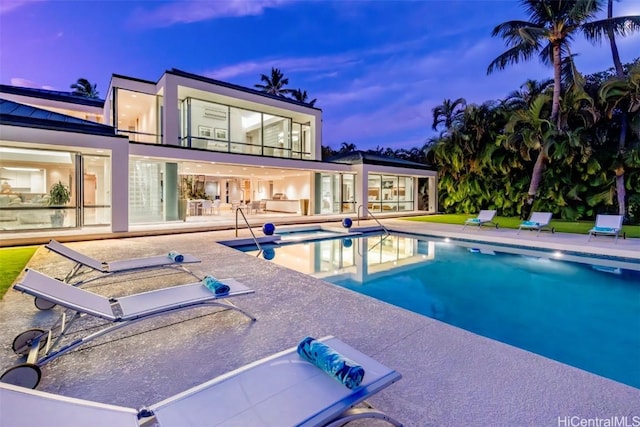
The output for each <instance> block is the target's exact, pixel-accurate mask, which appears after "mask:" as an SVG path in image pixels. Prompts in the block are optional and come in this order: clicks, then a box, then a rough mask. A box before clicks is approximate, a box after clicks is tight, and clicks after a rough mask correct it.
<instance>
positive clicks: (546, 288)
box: [244, 235, 640, 388]
mask: <svg viewBox="0 0 640 427" xmlns="http://www.w3.org/2000/svg"><path fill="white" fill-rule="evenodd" d="M472 245H474V244H472V243H465V242H458V243H456V244H454V243H446V242H443V241H442V240H440V241H437V240H426V239H417V238H414V237H407V236H393V235H392V236H388V237H383V236H369V237H363V238H350V239H335V238H334V239H329V240H323V241H315V242H309V243H296V244H283V245H274V246H272V247H270V248H267V251H266V252H267V253H268V254H269V256H268V258H270V259H272V260H273V262H276V263H279V264H282V265H284V266H287V267H289V268H294V269H296V270H299V271H302V272H304V273H307V274H311V275H313V276H315V277H319V278H322V279H323V280H326V281H330V282H332V283H335V284H337V285H340V286H343V287H345V288H348V289H351V290H353V291H356V292H360V293H363V294H366V295H369V296H372V297H374V298H377V299H380V300H382V301H386V302H389V303H391V304H394V305H397V306H399V307H403V308H405V309H408V310H411V311H414V312H416V313H420V314H423V315H425V316H428V317H431V318H435V319H438V320H441V321H443V322H446V323H448V324H451V325H454V326H457V327H460V328H463V329H466V330H468V331H471V332H474V333H476V334H479V335H483V336H485V337H489V338H493V339H495V340H498V341H502V342H505V343H507V344H511V345H514V346H516V347H519V348H522V349H525V350H529V351H532V352H535V353H537V354H540V355H543V356H546V357H549V358H551V359H554V360H557V361H560V362H563V363H567V364H569V365H572V366H575V367H578V368H581V369H584V370H587V371H590V372H593V373H596V374H598V375H602V376H605V377H607V378H611V379H614V380H616V381H620V382H622V383H625V384H628V385H631V386H633V387H637V388H640V263H638V262H636V261H629V260H627V262H618V261H616V260H611V259H609V260H597V259H596V260H593V259H581V258H580V257H578V256H575V255H571V254H563V256H562V257H561V258H560V257H559V256H560V254H557V253H556V254H554V253H550V252H535V251H531V250H525V249H517V248H508V247H491V246H486V245H483V246H482V247H479V248H478V247H473V246H472ZM476 245H477V244H476ZM244 250H245V251H247V249H244ZM567 259H573V260H578V261H582V262H570V261H568V260H567ZM620 265H622V267H621V266H620Z"/></svg>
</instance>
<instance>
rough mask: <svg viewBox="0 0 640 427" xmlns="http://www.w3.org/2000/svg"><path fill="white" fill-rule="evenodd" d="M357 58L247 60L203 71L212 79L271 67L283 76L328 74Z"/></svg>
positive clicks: (335, 56)
mask: <svg viewBox="0 0 640 427" xmlns="http://www.w3.org/2000/svg"><path fill="white" fill-rule="evenodd" d="M357 62H358V60H357V59H356V58H355V57H354V56H352V55H350V54H339V55H328V56H314V57H301V58H295V57H291V58H271V59H263V60H262V61H259V62H257V61H247V62H241V63H238V64H232V65H229V66H226V67H222V68H218V69H215V70H210V71H205V72H204V73H202V74H204V75H205V76H207V77H211V78H213V79H220V80H224V79H230V78H233V77H238V76H243V75H247V74H254V75H255V74H264V73H267V72H269V71H270V70H271V68H272V67H273V68H279V69H280V70H281V71H282V72H283V73H284V74H285V76H288V75H290V74H291V73H303V72H313V73H314V75H316V76H317V72H318V71H325V73H324V75H326V76H330V75H331V74H332V73H335V69H336V68H341V67H346V66H350V65H353V64H355V63H357Z"/></svg>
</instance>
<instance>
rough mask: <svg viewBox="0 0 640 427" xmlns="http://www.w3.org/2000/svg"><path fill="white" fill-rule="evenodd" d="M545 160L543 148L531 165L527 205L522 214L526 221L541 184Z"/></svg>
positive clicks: (545, 155)
mask: <svg viewBox="0 0 640 427" xmlns="http://www.w3.org/2000/svg"><path fill="white" fill-rule="evenodd" d="M546 160H547V154H546V152H545V150H544V147H542V149H540V152H539V153H538V157H537V158H536V163H535V164H534V165H533V172H531V182H530V183H529V191H528V192H527V194H528V197H527V203H526V204H525V212H522V213H523V217H524V218H525V219H526V218H528V217H529V212H530V211H531V208H532V205H533V201H534V200H535V198H536V195H537V194H538V189H539V188H540V182H542V172H544V162H545V161H546Z"/></svg>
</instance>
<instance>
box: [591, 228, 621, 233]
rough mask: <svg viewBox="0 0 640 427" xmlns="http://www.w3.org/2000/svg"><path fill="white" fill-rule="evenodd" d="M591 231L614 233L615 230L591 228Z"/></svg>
mask: <svg viewBox="0 0 640 427" xmlns="http://www.w3.org/2000/svg"><path fill="white" fill-rule="evenodd" d="M593 231H595V232H600V233H614V232H615V231H616V229H615V228H611V227H593Z"/></svg>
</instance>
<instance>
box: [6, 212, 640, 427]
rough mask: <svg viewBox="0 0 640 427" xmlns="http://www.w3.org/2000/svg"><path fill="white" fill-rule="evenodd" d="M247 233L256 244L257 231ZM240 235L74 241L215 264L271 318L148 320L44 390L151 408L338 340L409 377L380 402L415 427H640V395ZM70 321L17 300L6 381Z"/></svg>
mask: <svg viewBox="0 0 640 427" xmlns="http://www.w3.org/2000/svg"><path fill="white" fill-rule="evenodd" d="M384 223H385V224H386V225H387V226H388V227H389V228H392V229H395V230H401V231H405V232H421V233H424V234H428V235H440V236H445V235H446V236H449V237H458V238H465V239H475V238H480V239H481V240H482V241H493V242H496V243H500V242H502V243H509V242H511V243H514V242H517V244H519V245H523V246H526V245H542V246H545V247H548V248H551V249H554V250H560V251H562V250H564V251H576V250H586V251H587V252H597V253H600V254H609V255H619V256H624V257H627V258H632V260H631V262H633V261H634V260H636V261H638V262H639V263H640V242H639V241H638V240H637V239H627V240H620V241H619V242H618V243H617V244H614V243H613V239H604V238H603V239H600V238H597V239H596V240H595V241H593V240H592V242H591V243H589V244H588V245H587V244H586V237H585V236H570V235H562V234H559V233H556V234H554V235H551V234H543V235H541V236H540V237H539V238H535V237H534V234H533V233H530V234H529V235H527V234H524V235H523V234H521V235H520V236H516V235H515V231H513V230H502V229H500V230H490V229H488V228H486V229H482V230H469V229H467V230H465V232H464V233H462V231H461V230H460V227H459V226H458V227H455V226H446V225H440V224H427V223H414V222H410V221H401V220H387V221H384ZM241 234H242V235H244V236H248V232H247V230H242V232H241ZM233 236H234V232H233V231H216V232H203V233H188V234H181V235H164V236H151V237H135V238H127V239H111V240H100V241H85V242H76V243H70V244H69V245H70V246H71V247H73V248H75V249H77V250H80V251H82V252H85V253H87V254H89V255H92V256H94V257H97V258H107V259H118V258H128V257H136V256H146V255H155V254H158V253H164V252H167V251H168V250H172V249H173V250H178V251H180V252H182V253H191V254H194V255H196V256H198V257H200V258H201V259H202V261H203V262H202V263H201V264H198V265H196V266H195V268H194V271H195V272H196V273H197V274H200V275H203V274H207V273H213V274H215V275H217V276H218V277H233V278H235V279H237V280H239V281H241V282H244V283H246V284H248V285H249V286H251V287H252V288H253V289H255V291H256V293H255V294H253V295H249V296H244V297H240V298H237V299H236V300H235V301H236V303H237V304H238V305H240V306H242V307H243V308H246V309H249V310H250V311H252V312H253V314H254V315H255V316H256V317H257V318H258V320H257V321H256V322H250V321H249V320H248V319H247V318H245V317H243V316H242V315H240V314H238V313H237V312H235V311H220V310H217V309H207V308H203V309H197V310H190V311H187V312H182V313H177V314H174V315H171V316H164V317H159V318H155V319H151V320H147V321H144V322H140V323H138V324H136V325H133V326H132V327H130V328H125V329H123V330H121V331H119V332H118V333H115V334H112V335H109V336H106V337H103V338H101V339H99V340H96V341H94V342H92V343H91V344H90V345H88V346H86V347H84V348H81V349H80V350H76V351H74V352H72V353H70V354H67V355H65V356H63V357H61V358H59V359H57V360H55V361H54V362H52V363H50V364H48V365H46V366H44V367H43V378H42V381H41V383H40V386H39V387H38V388H39V389H40V390H45V391H50V392H54V393H60V394H63V395H66V396H73V397H82V398H87V399H92V400H96V401H99V402H104V403H110V404H116V405H123V406H129V407H134V408H138V407H142V406H144V405H147V404H150V403H154V402H157V401H159V400H161V399H164V398H166V397H168V396H170V395H173V394H175V393H178V392H180V391H183V390H185V389H187V388H189V387H192V386H194V385H196V384H198V383H201V382H203V381H205V380H207V379H209V378H212V377H215V376H217V375H220V374H223V373H225V372H227V371H229V370H232V369H235V368H237V367H240V366H242V365H244V364H246V363H249V362H252V361H254V360H256V359H259V358H262V357H264V356H267V355H269V354H272V353H274V352H276V351H279V350H282V349H285V348H289V347H292V346H294V345H296V344H297V342H298V341H299V340H300V339H301V338H302V337H304V336H306V335H312V336H316V337H320V336H324V335H335V336H337V337H339V338H340V339H342V340H343V341H345V342H347V343H349V344H351V345H352V346H354V347H356V348H358V349H360V350H361V351H363V352H365V353H367V354H369V355H371V356H372V357H374V358H376V359H378V360H379V361H381V362H382V363H384V364H386V365H388V366H391V367H393V368H395V369H397V370H398V371H399V372H400V373H402V374H403V379H402V380H401V381H399V382H398V383H396V384H394V385H392V386H391V387H389V388H387V389H386V390H384V391H383V392H381V393H379V394H378V395H376V396H374V397H373V398H372V399H371V403H372V404H374V405H375V406H376V407H378V408H380V409H382V410H384V411H386V412H388V413H390V414H392V415H393V416H395V417H396V418H399V419H401V420H402V421H404V422H405V425H406V426H416V427H425V426H461V425H470V426H558V425H570V424H568V422H567V423H565V424H559V421H558V420H559V419H561V420H564V419H565V417H573V416H576V417H580V419H588V418H592V419H593V418H601V419H602V418H610V417H622V416H627V417H629V418H628V420H629V422H631V418H630V417H632V416H640V406H639V405H638V402H640V389H636V388H633V387H629V386H626V385H623V384H620V383H617V382H614V381H611V380H608V379H605V378H602V377H599V376H596V375H593V374H590V373H588V372H585V371H582V370H579V369H576V368H572V367H570V366H567V365H564V364H561V363H558V362H555V361H552V360H550V359H546V358H544V357H540V356H538V355H535V354H532V353H529V352H527V351H524V350H520V349H518V348H515V347H512V346H509V345H505V344H502V343H499V342H496V341H493V340H490V339H487V338H483V337H481V336H478V335H475V334H472V333H470V332H467V331H464V330H461V329H458V328H455V327H452V326H449V325H447V324H444V323H441V322H439V321H437V320H433V319H429V318H427V317H424V316H420V315H418V314H414V313H412V312H409V311H406V310H403V309H400V308H397V307H394V306H391V305H389V304H386V303H383V302H380V301H377V300H374V299H372V298H370V297H367V296H364V295H360V294H356V293H353V292H351V291H348V290H346V289H343V288H340V287H338V286H335V285H332V284H329V283H326V282H324V281H321V280H318V279H315V278H312V277H309V276H307V275H304V274H299V273H297V272H294V271H291V270H288V269H285V268H282V267H279V266H277V265H275V264H273V263H271V262H269V261H266V260H264V259H262V258H256V257H252V256H249V255H246V254H239V253H238V252H237V251H235V250H233V249H230V248H228V247H226V246H223V245H220V244H217V243H215V242H216V241H217V240H222V239H227V238H229V237H233ZM70 266H71V263H69V262H68V261H65V260H64V259H62V258H61V257H59V256H57V255H55V254H52V253H49V252H48V251H46V250H44V249H40V250H38V252H36V255H35V256H34V258H33V259H32V261H31V263H30V265H29V267H31V268H34V269H36V270H39V271H41V272H43V273H46V274H49V275H51V276H54V277H60V275H62V274H63V273H64V272H65V271H66V270H67V269H68V268H70ZM134 278H135V279H136V280H132V279H134ZM190 279H192V278H190V276H188V275H185V274H173V273H172V274H168V273H163V274H158V273H157V272H154V273H153V274H152V275H151V274H149V273H143V274H139V275H135V276H133V277H132V276H128V277H125V276H119V277H113V278H110V279H108V280H107V279H104V280H100V281H96V282H94V284H93V285H92V286H93V287H92V288H91V289H92V290H93V291H95V292H99V293H101V294H104V295H123V294H129V293H137V292H141V291H144V290H149V289H155V288H158V287H162V286H169V285H173V284H176V283H187V282H189V281H191V280H190ZM98 282H99V283H98ZM57 311H58V309H56V310H52V311H49V312H40V311H38V310H37V309H36V308H35V307H34V305H33V299H32V298H31V297H29V296H26V295H22V294H20V293H18V292H15V291H10V292H9V293H8V294H7V295H6V297H5V298H4V300H3V301H1V302H0V324H2V326H3V327H2V328H0V368H1V369H6V368H8V367H10V366H13V365H14V364H15V363H16V362H17V361H18V358H17V357H16V355H15V354H13V352H12V351H11V342H12V340H13V338H14V336H15V335H16V334H18V333H20V332H22V331H23V330H25V329H28V328H32V327H42V326H45V325H49V324H50V322H51V321H52V320H53V319H54V315H55V313H56V312H57ZM87 320H91V319H87ZM92 323H93V322H88V323H86V324H85V323H83V324H82V325H83V326H89V325H91V324H92ZM629 357H640V356H638V355H629ZM638 362H639V363H640V359H639V360H638ZM566 419H567V420H568V419H569V418H566ZM355 425H357V426H364V425H367V426H378V425H380V426H381V425H384V424H381V423H374V422H366V423H361V424H355ZM249 427H250V426H249Z"/></svg>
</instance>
